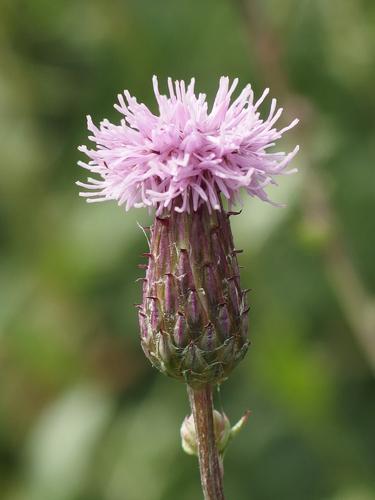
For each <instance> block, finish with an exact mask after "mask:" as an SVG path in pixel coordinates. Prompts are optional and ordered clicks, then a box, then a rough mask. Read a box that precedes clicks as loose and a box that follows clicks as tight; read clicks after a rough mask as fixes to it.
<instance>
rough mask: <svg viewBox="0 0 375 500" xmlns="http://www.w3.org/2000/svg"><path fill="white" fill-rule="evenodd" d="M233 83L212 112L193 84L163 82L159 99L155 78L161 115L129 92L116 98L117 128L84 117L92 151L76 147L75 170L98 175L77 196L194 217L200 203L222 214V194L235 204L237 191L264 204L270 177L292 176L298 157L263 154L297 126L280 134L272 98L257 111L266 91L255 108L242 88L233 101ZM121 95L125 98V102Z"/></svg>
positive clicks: (224, 81) (225, 81)
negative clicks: (79, 158)
mask: <svg viewBox="0 0 375 500" xmlns="http://www.w3.org/2000/svg"><path fill="white" fill-rule="evenodd" d="M237 84H238V79H235V80H234V81H233V83H232V84H231V85H230V86H229V78H228V77H222V78H221V79H220V84H219V90H218V92H217V95H216V98H215V101H214V104H213V106H212V109H211V110H210V111H209V110H208V104H207V102H206V95H205V94H198V95H196V94H195V92H194V85H195V81H194V79H192V80H191V82H190V84H189V85H188V86H187V87H186V86H185V83H184V82H183V81H180V82H178V81H177V82H176V83H175V85H173V83H172V80H171V79H168V88H169V97H167V96H165V95H162V94H160V93H159V89H158V81H157V78H156V77H154V78H153V85H154V92H155V97H156V100H157V103H158V106H159V114H158V115H155V114H153V113H152V112H151V111H150V110H149V109H148V108H147V107H146V106H145V105H144V104H140V103H138V102H137V100H136V98H135V97H132V96H131V95H130V94H129V92H128V91H125V92H124V95H122V94H120V95H119V96H118V101H119V104H115V108H116V109H117V111H119V112H120V113H121V114H122V115H123V118H122V119H121V121H120V123H119V124H118V125H114V124H112V123H110V122H109V121H108V120H103V121H102V122H101V124H100V127H99V128H98V127H96V126H95V125H94V123H93V122H92V120H91V118H90V117H88V118H87V122H88V129H89V130H90V131H91V132H92V135H91V136H90V137H89V138H90V140H92V141H93V142H94V143H95V144H96V148H95V149H88V148H87V147H86V146H81V147H80V148H79V149H80V151H82V152H83V153H85V154H86V155H87V156H88V157H89V158H90V161H89V162H88V163H85V162H79V165H80V166H81V167H83V168H85V169H87V170H89V171H91V172H93V173H95V174H98V175H99V177H100V178H99V179H97V178H89V179H88V181H87V183H83V182H77V184H78V185H79V186H81V187H83V188H85V189H86V191H84V192H82V193H80V195H81V196H84V197H86V198H87V200H88V201H89V202H95V201H103V200H116V201H117V202H118V204H119V205H125V208H126V210H128V209H129V208H131V207H155V208H156V213H157V214H160V213H161V212H162V211H163V209H164V208H167V209H169V210H170V209H171V208H172V203H173V202H174V203H173V207H174V210H176V211H177V212H191V211H196V210H197V209H198V207H199V206H201V205H202V204H205V205H207V207H208V209H209V210H211V209H215V210H221V204H220V194H219V193H221V194H222V195H223V196H224V197H225V198H226V199H227V200H228V201H229V202H230V203H236V202H238V201H239V198H240V196H239V191H240V189H241V188H244V190H245V191H246V192H247V193H248V194H249V195H250V196H256V197H258V198H260V199H262V200H265V201H269V199H268V196H267V194H266V192H265V189H264V188H265V187H266V186H267V185H268V184H271V183H272V184H275V177H276V176H278V175H280V174H286V173H292V172H294V171H295V170H289V171H288V170H286V168H287V166H288V164H289V162H290V161H291V160H292V158H293V157H294V156H295V154H296V153H297V151H298V146H297V147H296V148H295V149H294V150H293V151H292V152H291V153H288V154H285V153H284V152H277V153H272V152H268V149H269V148H271V147H273V146H274V145H275V141H277V140H278V139H280V138H281V136H282V134H283V133H284V132H286V131H287V130H289V129H291V128H292V127H294V126H295V125H296V124H297V123H298V120H294V121H292V122H291V123H290V124H289V125H288V126H286V127H284V128H282V129H281V130H277V129H276V127H275V124H276V122H277V120H278V119H279V118H280V116H281V114H282V111H283V110H282V108H280V109H277V108H276V99H272V102H271V108H270V111H269V114H268V117H267V118H266V119H265V120H263V119H261V117H260V113H259V110H258V109H259V106H260V105H261V103H262V102H263V101H264V99H265V98H266V96H267V94H268V92H269V89H266V90H265V91H264V92H263V94H262V96H261V97H260V98H259V99H258V100H257V101H255V102H254V93H253V91H252V89H251V86H250V85H247V86H246V87H245V88H244V89H243V90H242V92H241V93H240V95H239V96H238V97H237V98H236V99H235V100H234V101H233V102H232V103H231V97H232V94H233V92H234V90H235V88H236V86H237ZM124 96H125V99H124Z"/></svg>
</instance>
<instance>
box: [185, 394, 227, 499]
mask: <svg viewBox="0 0 375 500" xmlns="http://www.w3.org/2000/svg"><path fill="white" fill-rule="evenodd" d="M188 394H189V399H190V406H191V411H192V413H193V416H194V422H195V430H196V435H197V442H198V459H199V469H200V474H201V483H202V489H203V494H204V498H205V500H224V490H223V477H222V469H221V467H220V465H221V464H220V459H219V454H218V450H217V446H216V440H215V430H214V420H213V404H212V387H211V385H209V384H207V385H205V386H203V387H202V388H200V389H194V388H192V387H190V386H188Z"/></svg>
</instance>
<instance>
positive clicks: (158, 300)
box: [77, 77, 298, 500]
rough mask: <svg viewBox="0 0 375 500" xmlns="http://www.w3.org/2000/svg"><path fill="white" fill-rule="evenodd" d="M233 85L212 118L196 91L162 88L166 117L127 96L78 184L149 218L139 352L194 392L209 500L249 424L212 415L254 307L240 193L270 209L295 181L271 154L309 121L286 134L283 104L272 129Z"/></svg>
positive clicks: (188, 438)
mask: <svg viewBox="0 0 375 500" xmlns="http://www.w3.org/2000/svg"><path fill="white" fill-rule="evenodd" d="M237 84H238V80H237V79H235V80H234V81H233V83H232V84H230V81H229V78H227V77H222V78H221V79H220V83H219V89H218V92H217V94H216V98H215V100H214V103H213V106H212V107H211V109H210V110H209V108H208V104H207V101H206V95H205V94H201V93H200V94H196V93H195V90H194V86H195V81H194V79H192V80H191V81H190V83H189V85H187V86H186V85H185V82H183V81H177V82H175V83H173V82H172V80H171V79H168V91H169V95H168V96H167V95H163V94H161V93H160V92H159V88H158V81H157V78H156V77H154V78H153V86H154V93H155V97H156V100H157V104H158V108H159V109H158V114H154V113H152V112H151V111H150V110H149V109H148V108H147V107H146V106H145V105H144V104H142V103H138V102H137V100H136V98H135V97H132V96H131V95H130V94H129V92H128V91H125V92H124V93H123V94H120V95H119V96H118V104H115V108H116V110H117V111H119V113H121V115H122V119H121V120H120V122H119V123H118V124H112V123H110V122H109V121H108V120H103V121H102V122H101V123H100V125H99V127H97V126H96V125H94V123H93V121H92V120H91V118H90V117H88V119H87V121H88V129H89V131H90V132H91V134H92V135H90V136H89V139H90V140H91V141H93V142H94V144H95V147H94V148H93V149H89V148H87V147H86V146H81V147H80V148H79V149H80V151H82V152H83V153H85V154H86V155H87V156H88V158H89V160H88V161H87V162H79V165H80V166H81V167H83V168H85V169H87V170H89V171H90V172H92V173H94V174H96V177H95V178H92V177H89V178H88V179H87V182H77V184H78V185H79V186H81V187H83V188H84V191H83V192H81V193H80V195H81V196H83V197H85V198H86V199H87V201H88V202H97V201H105V200H116V201H117V202H118V205H119V206H124V207H125V209H126V210H129V209H130V208H132V207H147V208H148V209H149V210H150V211H151V212H153V213H154V215H155V217H154V221H153V224H152V226H151V227H150V238H149V248H148V249H147V252H146V253H145V254H144V256H145V258H146V259H147V265H146V268H147V269H146V275H145V277H144V279H143V286H142V302H141V304H140V305H139V311H138V314H139V324H140V340H141V345H142V348H143V351H144V352H145V354H146V356H147V358H148V359H149V360H150V362H151V364H152V365H153V366H154V367H156V368H157V369H158V370H160V371H161V372H162V373H164V374H166V375H169V376H170V377H173V378H175V379H178V380H180V381H182V382H184V383H186V384H187V388H188V393H189V399H190V404H191V410H192V415H191V416H190V417H187V418H186V419H185V421H184V423H183V426H182V429H181V435H182V442H183V448H184V449H185V451H187V452H188V453H190V454H197V455H198V458H199V465H200V473H201V483H202V489H203V493H204V497H205V499H209V500H217V499H223V498H224V493H223V477H222V476H223V464H222V457H223V454H224V451H225V449H226V446H227V444H228V442H229V441H230V438H231V437H233V436H234V435H235V434H236V432H238V430H239V429H240V428H241V427H242V425H243V423H244V422H245V421H246V418H247V417H246V416H245V417H243V418H242V419H241V420H240V422H239V423H238V424H237V425H236V426H234V427H233V428H231V427H230V424H229V421H228V419H227V417H226V416H225V415H224V414H222V413H219V412H216V410H214V409H213V397H212V391H213V388H214V387H215V385H217V384H220V383H222V382H223V381H224V380H226V379H227V378H228V376H229V375H230V373H231V371H232V370H233V369H234V367H235V366H236V365H237V364H238V363H239V362H240V361H241V360H242V359H243V358H244V356H245V354H246V352H247V349H248V346H249V340H248V314H249V305H248V300H247V290H245V289H242V288H241V285H240V270H239V265H238V261H237V254H238V253H239V250H237V249H236V248H235V246H234V243H233V237H232V232H231V227H230V217H231V215H234V214H235V213H236V212H234V211H233V207H234V206H236V205H238V204H240V203H241V192H242V193H247V194H249V195H250V196H252V197H257V198H260V199H261V200H263V201H267V202H270V200H269V198H268V195H267V193H266V191H265V188H266V186H267V185H268V184H276V180H275V179H276V177H277V176H278V175H283V174H284V175H285V174H290V173H293V172H295V170H291V169H289V170H288V165H289V163H290V161H291V160H292V158H293V157H294V156H295V155H296V153H297V151H298V147H296V148H295V149H294V150H293V151H292V152H290V153H288V154H287V153H284V152H269V151H268V150H269V149H270V148H272V147H273V146H274V145H275V143H276V141H277V140H278V139H280V138H281V136H282V135H283V133H284V132H286V131H287V130H289V129H291V128H292V127H294V126H295V125H296V124H297V122H298V120H293V121H292V122H291V123H290V124H289V125H288V126H286V127H284V128H282V129H280V130H278V129H277V128H276V126H275V124H276V122H277V121H278V119H279V118H280V116H281V114H282V109H277V106H276V100H275V99H273V100H272V102H271V107H270V111H269V114H268V117H267V118H265V119H262V118H261V116H260V112H259V107H260V105H261V104H262V102H263V101H264V99H265V98H266V96H267V94H268V89H267V90H265V92H264V93H263V95H262V96H261V97H260V98H259V99H258V100H256V101H255V100H254V93H253V91H252V88H251V86H250V85H247V86H246V87H245V88H244V89H243V90H242V92H241V93H240V94H239V95H238V97H237V98H235V99H234V100H232V95H233V93H234V91H235V89H236V87H237Z"/></svg>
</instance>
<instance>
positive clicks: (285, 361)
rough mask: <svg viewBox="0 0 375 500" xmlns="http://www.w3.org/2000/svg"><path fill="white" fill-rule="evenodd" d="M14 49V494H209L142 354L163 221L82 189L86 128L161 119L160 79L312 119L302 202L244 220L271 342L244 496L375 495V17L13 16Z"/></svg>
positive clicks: (40, 8)
mask: <svg viewBox="0 0 375 500" xmlns="http://www.w3.org/2000/svg"><path fill="white" fill-rule="evenodd" d="M0 51H1V52H0V68H1V71H0V137H1V180H0V240H1V264H0V367H1V374H0V391H1V392H0V497H1V499H2V500H168V499H174V500H175V499H179V500H195V499H199V498H201V493H200V487H199V480H198V471H197V464H196V461H195V459H193V458H191V457H188V456H186V455H184V454H183V452H182V451H181V449H180V442H179V426H180V423H181V421H182V419H183V417H184V416H185V415H186V414H187V412H188V406H187V398H186V394H185V390H184V387H183V385H181V384H179V383H177V382H175V381H173V380H170V379H167V378H165V377H163V376H161V375H159V374H158V373H157V372H156V371H155V370H153V369H152V368H151V367H150V366H149V364H148V362H147V361H146V360H145V358H144V356H143V353H142V351H141V349H140V347H139V343H138V327H137V319H136V311H135V310H134V307H133V304H134V303H137V302H138V301H139V293H140V291H139V284H135V280H136V278H137V277H139V276H141V275H142V272H143V271H142V270H140V269H138V268H137V264H138V263H139V262H140V261H141V259H140V254H141V253H142V252H143V251H145V248H146V242H145V238H144V236H143V234H142V232H141V231H140V229H139V228H138V227H137V222H139V223H146V224H147V222H149V216H148V214H147V213H146V212H145V211H142V210H138V211H136V210H134V211H132V212H130V213H128V214H126V213H125V212H123V211H122V210H121V209H119V208H118V207H117V206H116V204H114V203H113V204H111V203H108V204H98V205H86V204H85V203H84V201H83V200H82V199H80V198H78V188H77V187H76V186H75V185H74V182H75V180H77V179H78V178H80V179H81V180H83V179H84V171H80V169H79V168H78V167H77V166H76V162H77V160H78V159H82V156H81V155H80V154H79V153H78V152H77V150H76V147H77V145H79V144H82V143H87V132H86V123H85V115H86V114H88V113H90V114H92V115H93V117H94V119H96V120H99V119H102V118H104V117H107V118H109V119H112V120H118V116H117V115H116V112H115V111H114V109H113V107H112V105H113V102H114V101H115V98H116V94H117V93H118V92H119V91H121V90H122V89H124V88H128V89H129V90H130V91H131V92H132V93H134V94H136V95H137V96H138V97H139V98H140V99H141V100H143V101H144V102H145V103H147V104H148V105H151V106H154V103H153V97H152V92H151V76H152V75H153V74H154V73H155V74H157V75H159V77H160V80H161V82H163V81H164V80H165V78H166V77H167V76H168V75H170V76H172V77H174V78H179V79H180V78H186V79H189V78H190V77H191V76H192V75H194V76H195V77H196V78H197V87H198V88H199V90H201V91H207V92H208V94H209V96H211V97H212V95H213V93H214V91H215V89H216V86H217V83H218V77H219V76H220V75H223V74H224V75H226V74H227V75H229V76H231V77H235V76H239V77H240V79H241V84H242V85H245V84H246V83H247V82H252V84H253V86H254V88H255V90H256V92H257V93H258V94H259V93H260V92H261V91H262V89H263V88H264V87H266V86H269V87H271V94H272V95H273V96H275V97H277V98H278V99H279V102H280V103H281V105H282V106H284V107H285V109H286V114H285V119H284V122H285V123H287V122H288V120H290V119H291V118H294V117H295V116H298V117H300V119H301V124H300V126H299V127H298V129H294V130H293V131H291V132H289V133H288V137H285V139H284V142H283V147H284V148H291V147H292V146H294V145H295V144H296V143H300V145H301V153H300V154H299V156H298V157H297V159H296V160H295V162H294V165H295V166H297V167H298V168H299V170H300V173H299V174H298V175H296V176H292V177H288V178H285V179H283V180H282V182H281V185H280V187H279V188H277V189H271V190H270V195H271V196H272V197H273V198H274V199H275V200H276V201H280V202H286V203H287V208H285V209H276V208H273V207H272V206H268V205H265V204H262V203H261V202H259V201H256V200H248V201H246V203H245V206H244V211H243V213H242V214H241V215H240V216H239V217H235V218H233V219H234V220H233V231H234V236H235V241H236V242H237V247H239V248H241V247H242V248H244V250H245V252H244V253H243V254H242V255H241V256H240V261H241V265H243V266H244V270H243V279H242V281H243V285H244V286H245V287H249V288H252V289H253V292H252V294H251V305H252V312H251V338H252V347H251V349H250V351H249V354H248V356H247V358H246V360H245V361H244V362H243V363H242V364H241V366H239V367H238V369H237V370H236V372H235V373H234V374H233V376H232V377H231V379H230V380H229V381H228V382H226V383H225V384H224V385H223V386H222V388H221V393H220V395H218V396H217V406H218V408H221V407H223V408H224V410H225V411H226V413H227V414H228V416H229V417H230V418H231V420H232V421H233V422H234V421H235V420H236V419H238V418H239V417H240V416H241V415H242V413H243V412H244V411H245V410H246V409H251V410H252V412H253V414H252V416H251V418H250V420H249V422H248V426H247V427H246V429H245V430H244V431H243V432H242V434H241V436H240V438H238V439H237V440H235V441H233V443H232V444H231V446H230V450H229V452H228V454H227V456H226V464H225V467H226V472H225V483H226V491H227V496H228V498H230V499H232V500H234V499H235V500H245V499H254V500H255V499H256V500H271V499H272V500H275V499H278V500H374V499H375V383H374V373H375V306H374V293H375V292H374V288H375V258H374V244H375V236H374V234H375V231H374V229H375V223H374V217H375V170H374V159H375V128H374V116H375V99H374V81H375V2H374V1H373V0H329V1H328V0H284V1H283V2H280V1H277V0H262V1H261V0H258V1H254V0H253V1H250V0H232V1H231V0H189V1H177V0H157V1H156V0H128V1H123V0H106V1H102V0H52V1H51V0H30V1H28V2H22V1H21V0H1V2H0ZM269 103H270V101H268V103H267V104H265V105H264V106H263V112H264V113H266V112H267V106H268V105H269ZM154 109H155V108H154Z"/></svg>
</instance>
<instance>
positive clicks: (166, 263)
mask: <svg viewBox="0 0 375 500" xmlns="http://www.w3.org/2000/svg"><path fill="white" fill-rule="evenodd" d="M146 256H147V258H148V267H147V271H146V278H145V281H144V284H143V300H142V306H141V307H140V310H139V319H140V329H141V342H142V347H143V350H144V352H145V353H146V355H147V357H148V359H149V360H150V361H151V363H152V364H153V365H154V366H155V367H156V368H157V369H158V370H160V371H161V372H163V373H165V374H166V375H169V376H171V377H174V378H177V379H180V380H183V381H186V382H187V383H188V384H190V385H191V386H194V387H199V386H200V385H202V384H206V383H219V382H222V381H223V380H224V379H226V378H227V377H228V375H229V373H230V372H231V371H232V369H233V368H234V367H235V366H236V364H237V363H238V362H239V361H240V360H241V359H242V358H243V357H244V355H245V353H246V351H247V348H248V344H249V342H248V340H247V315H248V305H247V302H246V293H245V291H242V290H241V287H240V280H239V275H238V263H237V252H236V250H235V249H234V245H233V238H232V233H231V229H230V223H229V216H228V215H227V214H226V213H225V212H224V211H223V210H213V211H210V210H209V208H208V207H207V205H205V204H202V205H201V206H200V207H199V208H198V210H196V211H191V212H190V213H188V212H184V213H179V212H177V211H176V210H170V211H168V212H166V211H165V212H164V213H163V214H162V215H160V216H158V217H156V218H155V221H154V224H153V226H152V227H151V240H150V252H149V253H148V254H146Z"/></svg>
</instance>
